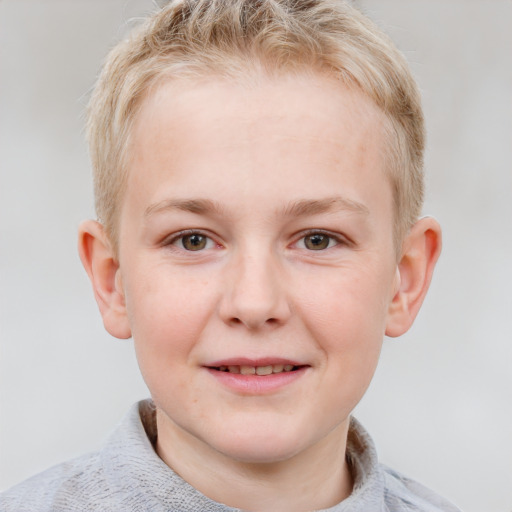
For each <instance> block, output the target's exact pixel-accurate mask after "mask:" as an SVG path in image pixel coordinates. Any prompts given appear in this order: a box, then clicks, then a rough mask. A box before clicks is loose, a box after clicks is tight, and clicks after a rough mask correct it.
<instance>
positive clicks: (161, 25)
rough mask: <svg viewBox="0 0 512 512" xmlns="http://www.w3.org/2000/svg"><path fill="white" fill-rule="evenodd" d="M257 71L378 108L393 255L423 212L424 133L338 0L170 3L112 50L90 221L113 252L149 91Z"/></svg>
mask: <svg viewBox="0 0 512 512" xmlns="http://www.w3.org/2000/svg"><path fill="white" fill-rule="evenodd" d="M255 70H256V71H257V72H259V73H261V72H264V73H267V74H270V75H277V76H279V74H284V73H290V72H295V71H297V72H301V71H302V72H303V71H304V70H306V71H307V70H310V71H311V70H312V71H319V72H323V73H327V74H329V75H330V76H333V77H334V78H336V79H338V80H339V81H340V83H342V84H344V85H348V86H350V87H357V88H359V89H360V90H361V91H362V92H363V93H364V94H365V95H366V96H367V97H369V98H371V100H372V101H373V102H374V103H375V104H376V105H377V106H378V107H379V108H380V109H381V111H382V112H383V113H384V114H385V118H386V119H387V120H388V122H387V123H386V130H387V132H388V145H389V147H388V148H387V154H386V171H387V172H388V174H389V177H390V180H391V184H392V189H393V198H394V207H395V212H394V213H395V226H394V236H395V241H396V243H397V248H399V246H400V244H401V240H402V239H403V237H404V235H405V234H406V233H407V231H408V230H409V228H410V227H411V226H412V224H413V223H414V222H415V221H416V220H417V218H418V217H419V215H420V213H421V208H422V204H423V194H424V191H423V189H424V185H423V151H424V139H425V133H424V122H423V113H422V109H421V100H420V95H419V92H418V88H417V85H416V83H415V81H414V79H413V77H412V75H411V72H410V70H409V67H408V65H407V62H406V60H405V58H404V57H403V55H402V54H401V53H400V52H399V51H398V50H397V48H396V47H395V46H394V44H393V43H392V42H391V41H390V39H389V38H388V37H387V36H386V35H384V34H383V33H382V32H381V31H380V30H379V29H378V28H377V27H376V25H375V24H374V23H373V22H372V21H370V20H369V19H368V18H366V17H365V16H364V15H363V14H361V13H360V12H359V11H358V10H356V9H355V8H353V7H351V6H350V5H348V4H346V3H345V2H342V1H341V0H171V1H170V2H169V3H168V4H167V5H166V6H165V7H164V8H163V9H161V10H160V11H159V12H157V13H156V14H154V15H153V16H151V17H150V18H148V19H147V20H146V21H145V22H144V23H143V24H142V25H141V26H140V27H138V28H137V29H136V30H134V31H133V32H132V33H131V35H130V37H129V38H128V39H127V40H125V41H122V42H120V43H119V44H118V45H117V46H115V47H114V48H113V49H112V50H111V52H110V53H109V55H108V56H107V59H106V62H105V64H104V67H103V70H102V72H101V74H100V77H99V79H98V82H97V84H96V87H95V89H94V92H93V95H92V97H91V100H90V103H89V107H88V121H87V134H88V140H89V147H90V154H91V160H92V165H93V173H94V192H95V201H96V212H97V215H98V218H99V220H100V221H101V222H102V223H103V224H104V226H105V229H106V231H107V234H108V235H109V237H110V241H111V243H112V245H113V247H114V249H115V250H117V239H118V224H119V213H120V212H119V211H120V203H121V199H122V197H123V194H124V189H125V187H126V179H127V178H126V176H127V162H128V158H129V157H128V153H129V151H128V148H129V138H130V133H131V128H132V126H133V124H134V120H135V118H136V116H137V112H138V110H139V109H140V107H141V103H142V100H143V98H144V96H145V94H147V93H148V90H150V89H151V88H152V87H153V86H155V85H156V84H157V83H159V82H160V81H162V80H164V79H169V78H178V79H179V78H194V77H198V78H199V77H205V76H210V75H212V74H213V75H216V76H222V77H227V78H229V79H242V80H243V79H246V78H247V77H248V76H250V75H251V71H252V72H254V71H255Z"/></svg>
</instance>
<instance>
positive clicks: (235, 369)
mask: <svg viewBox="0 0 512 512" xmlns="http://www.w3.org/2000/svg"><path fill="white" fill-rule="evenodd" d="M306 366H307V365H294V364H267V365H260V366H252V365H245V364H243V365H238V364H235V365H233V364H229V365H219V366H207V368H208V369H209V370H214V371H218V372H225V373H232V374H238V375H259V376H266V375H273V374H279V373H289V372H296V371H298V370H301V369H302V368H305V367H306Z"/></svg>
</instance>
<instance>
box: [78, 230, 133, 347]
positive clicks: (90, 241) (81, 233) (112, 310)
mask: <svg viewBox="0 0 512 512" xmlns="http://www.w3.org/2000/svg"><path fill="white" fill-rule="evenodd" d="M78 252H79V254H80V259H81V260H82V264H83V266H84V268H85V270H86V272H87V274H88V276H89V279H90V280H91V283H92V287H93V290H94V296H95V298H96V302H97V303H98V307H99V309H100V313H101V316H102V318H103V325H104V326H105V329H106V330H107V331H108V332H109V333H110V334H112V336H115V337H116V338H121V339H126V338H130V337H131V330H130V323H129V321H128V315H127V312H126V305H125V299H124V290H123V284H122V279H121V272H120V269H119V263H118V261H117V258H116V257H115V255H114V253H113V251H112V246H111V244H110V241H109V239H108V236H107V234H106V233H105V230H104V228H103V226H102V225H101V224H100V223H99V222H96V221H93V220H86V221H84V222H82V224H80V227H79V229H78Z"/></svg>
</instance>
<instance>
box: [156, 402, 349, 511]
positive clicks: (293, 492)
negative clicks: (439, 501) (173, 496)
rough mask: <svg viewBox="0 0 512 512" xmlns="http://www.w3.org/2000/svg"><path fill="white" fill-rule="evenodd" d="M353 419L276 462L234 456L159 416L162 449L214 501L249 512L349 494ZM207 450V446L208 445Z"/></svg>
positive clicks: (305, 506) (330, 502)
mask: <svg viewBox="0 0 512 512" xmlns="http://www.w3.org/2000/svg"><path fill="white" fill-rule="evenodd" d="M348 423H349V420H348V419H347V420H346V422H344V423H343V424H342V425H339V426H338V427H337V428H336V429H334V430H333V431H332V432H330V433H329V434H328V436H326V437H325V438H323V439H321V440H320V441H318V443H316V444H315V445H314V446H311V447H309V448H308V449H307V450H305V451H304V452H301V453H299V454H297V455H294V456H292V457H291V458H289V459H287V460H283V461H278V462H270V463H260V462H259V463H251V462H244V461H239V460H235V459H232V458H231V457H228V456H226V455H224V454H222V453H220V452H218V451H216V450H214V449H212V448H211V447H207V448H206V447H205V444H204V443H203V442H202V441H201V440H199V439H197V438H196V437H194V436H192V435H191V434H189V433H188V432H185V431H183V430H182V429H180V428H179V427H177V426H176V425H174V426H173V427H170V426H169V425H168V424H167V422H162V421H161V413H160V411H158V414H157V427H158V440H157V453H158V455H159V456H160V458H161V459H162V460H163V461H164V462H165V463H166V464H167V465H168V466H170V467H171V468H172V469H173V470H174V471H175V472H176V473H177V474H179V475H180V476H181V477H182V478H183V479H184V480H185V481H187V482H188V483H189V484H190V485H192V486H193V487H194V488H195V489H197V490H198V491H200V492H201V493H202V494H204V495H205V496H207V497H209V498H210V499H212V500H214V501H217V502H219V503H224V504H226V505H228V506H230V507H234V508H240V509H243V510H247V511H250V512H252V511H254V512H256V511H260V510H272V511H274V512H284V511H289V510H294V511H297V512H300V511H308V510H315V509H317V510H318V509H323V508H329V507H332V506H334V505H336V504H337V503H339V502H340V501H342V500H344V499H345V498H347V497H348V496H349V495H350V493H351V491H352V476H351V474H350V469H349V467H348V464H347V462H346V458H345V449H346V440H347V433H348ZM205 448H206V449H205Z"/></svg>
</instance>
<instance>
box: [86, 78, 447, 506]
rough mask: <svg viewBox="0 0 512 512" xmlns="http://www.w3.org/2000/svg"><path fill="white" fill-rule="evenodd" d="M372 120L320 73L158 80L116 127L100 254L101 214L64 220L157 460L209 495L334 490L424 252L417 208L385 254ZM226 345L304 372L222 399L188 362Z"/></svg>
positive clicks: (351, 95) (310, 498) (419, 282)
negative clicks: (317, 244) (118, 185)
mask: <svg viewBox="0 0 512 512" xmlns="http://www.w3.org/2000/svg"><path fill="white" fill-rule="evenodd" d="M382 126H383V118H382V114H381V113H380V111H379V110H378V109H377V108H376V107H375V106H374V105H373V104H372V103H371V102H370V100H368V99H367V98H366V97H364V96H363V95H362V94H361V93H359V92H358V91H356V90H349V89H344V88H342V87H340V85H339V84H338V83H336V82H334V81H333V80H332V79H330V78H329V77H325V76H321V75H318V76H313V77H312V76H308V77H306V76H298V77H297V76H294V77H291V76H290V77H281V78H279V79H267V78H263V77H262V78H261V79H260V80H259V81H258V83H257V84H254V85H253V86H251V87H248V86H246V87H243V86H242V85H238V84H233V83H227V82H225V81H221V80H219V79H214V78H211V77H210V78H209V79H208V80H207V81H204V82H202V83H201V82H198V83H190V82H187V83H180V82H177V83H176V82H174V83H172V82H168V83H164V84H162V85H161V86H160V87H159V88H158V89H156V90H155V91H153V92H152V94H151V95H150V96H149V97H148V98H146V99H145V101H144V104H143V106H142V109H141V112H140V114H139V116H138V119H137V123H136V125H135V128H134V132H133V138H132V140H133V143H132V147H131V164H130V168H129V178H128V184H127V190H126V195H125V197H124V199H123V203H122V210H121V215H120V237H119V254H117V255H116V254H113V252H112V250H111V246H110V243H109V241H108V239H107V237H106V236H105V234H104V230H103V228H102V226H101V225H99V224H98V223H96V222H94V221H87V222H85V223H83V224H82V226H81V229H80V243H79V246H80V253H81V257H82V261H83V262H84V266H85V268H86V270H87V272H88V273H89V276H90V277H91V280H92V283H93V287H94V290H95V295H96V299H97V301H98V304H99V307H100V310H101V312H102V315H103V320H104V323H105V327H106V328H107V330H108V331H109V332H110V333H111V334H113V335H114V336H117V337H120V338H127V337H130V336H133V338H134V341H135V348H136V352H137V358H138V361H139V366H140V368H141V371H142V374H143V376H144V379H145V381H146V383H147V385H148V387H149V389H150V391H151V395H152V397H153V400H154V401H155V403H156V405H157V408H158V412H157V425H158V443H157V451H158V454H159V455H160V457H161V458H162V459H163V460H164V461H165V462H166V463H167V464H168V465H169V466H171V467H172V468H173V469H174V470H175V471H176V472H177V473H178V474H180V475H181V476H182V477H183V478H184V479H185V480H187V481H188V482H189V483H190V484H192V485H193V486H194V487H196V488H197V489H198V490H200V491H201V492H202V493H203V494H205V495H207V496H209V497H211V498H212V499H214V500H217V501H220V502H222V503H226V504H228V505H230V506H233V507H240V508H243V509H245V510H269V509H272V510H274V511H279V510H297V511H300V510H311V509H318V508H327V507H330V506H333V505H334V504H336V503H338V502H339V501H341V500H343V499H344V498H346V497H347V496H348V495H349V494H350V492H351V489H352V479H351V475H350V471H349V468H348V467H347V465H346V462H345V447H346V437H347V431H348V424H349V417H350V413H351V411H352V410H353V408H354V407H355V405H356V404H357V403H358V402H359V400H360V399H361V397H362V396H363V394H364V392H365V391H366V389H367V387H368V385H369V383H370V380H371V378H372V376H373V374H374V371H375V368H376V365H377V362H378V358H379V353H380V349H381V345H382V340H383V336H384V334H388V335H390V336H398V335H400V334H402V333H403V332H405V331H406V330H407V329H408V328H409V327H410V325H411V324H412V322H413V320H414V317H415V316H416V313H417V311H418V309H419V307H420V305H421V302H422V300H423V297H424V295H425V293H426V291H427V288H428V285H429V282H430V278H431V275H432V271H433V268H434V265H435V262H436V260H437V257H438V255H439V251H440V229H439V226H438V224H437V223H436V222H435V221H434V220H433V219H430V218H424V219H421V220H420V221H418V223H417V224H416V225H415V226H413V228H412V229H411V232H410V234H409V235H408V237H407V239H406V240H404V243H403V252H402V254H400V256H399V258H398V260H397V255H396V252H395V245H394V241H393V223H394V219H393V206H392V192H391V186H390V183H389V181H388V179H387V178H386V176H385V172H384V168H383V165H384V161H383V158H382V154H383V149H384V145H385V144H386V140H385V138H384V131H383V128H382ZM184 231H185V235H186V236H189V235H190V234H191V233H195V234H199V235H201V236H203V237H206V238H205V239H204V240H205V241H206V245H205V246H204V248H202V249H201V250H197V251H192V250H188V249H187V247H190V246H187V245H186V243H188V242H190V238H185V239H184V238H183V232H184ZM314 234H316V235H320V236H323V237H324V238H322V240H323V241H326V242H327V246H326V247H325V248H322V249H319V250H314V249H312V248H311V247H312V245H311V241H312V240H313V239H312V238H311V236H312V235H314ZM316 240H317V241H318V238H317V239H316ZM184 242H185V246H184ZM234 357H235V358H240V357H245V358H250V359H258V358H287V359H290V360H293V361H297V362H299V363H300V364H303V365H306V368H305V370H304V371H302V372H301V375H300V377H299V378H297V379H295V380H293V381H292V382H290V383H289V384H286V385H284V386H281V387H279V388H278V389H276V390H273V391H271V392H266V393H260V392H257V391H254V390H253V391H248V392H240V391H237V390H233V389H230V388H229V387H226V386H225V385H224V384H223V383H222V382H220V381H219V379H218V378H217V377H216V376H215V375H213V374H212V372H211V371H209V370H208V369H207V368H206V366H208V365H209V364H210V363H212V362H214V361H219V360H225V359H228V358H234ZM298 491H300V492H298Z"/></svg>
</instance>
